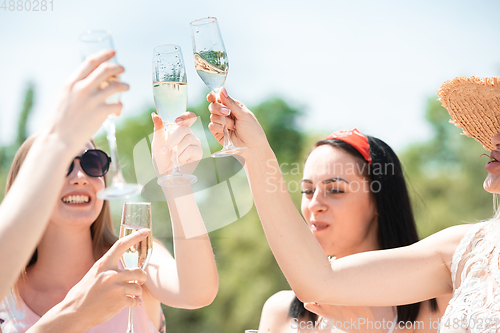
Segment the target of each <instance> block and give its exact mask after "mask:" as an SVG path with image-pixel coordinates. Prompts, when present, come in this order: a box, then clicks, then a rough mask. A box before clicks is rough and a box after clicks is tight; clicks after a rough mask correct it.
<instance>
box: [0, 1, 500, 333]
mask: <svg viewBox="0 0 500 333" xmlns="http://www.w3.org/2000/svg"><path fill="white" fill-rule="evenodd" d="M4 1H5V0H0V6H1V5H2V3H3V2H4ZM8 1H9V0H7V2H8ZM23 1H26V0H23ZM52 1H53V2H54V11H53V12H50V11H49V12H17V11H14V12H10V11H8V10H7V11H3V10H2V9H0V201H1V200H2V198H3V193H2V192H3V189H4V187H5V181H6V179H7V172H8V169H9V167H10V164H11V161H12V158H13V156H14V153H15V151H16V150H17V148H18V147H19V145H20V143H21V142H22V141H23V140H24V139H25V137H26V133H25V132H24V129H25V127H26V126H25V125H26V122H25V120H26V118H23V117H22V116H21V110H22V109H23V101H24V97H25V93H26V90H27V88H28V86H29V85H28V82H30V81H32V82H34V98H33V102H34V104H33V105H34V106H33V109H32V112H31V113H29V110H30V109H29V103H27V106H28V107H27V108H26V109H25V116H26V115H28V114H29V117H27V120H28V123H27V125H28V126H27V127H28V133H27V134H28V135H29V134H31V133H33V132H34V131H36V130H38V129H39V128H40V127H41V124H42V122H43V121H44V118H45V116H46V114H47V113H48V112H49V111H50V110H51V108H52V107H53V105H54V102H55V101H56V98H57V96H58V93H59V89H60V87H61V85H62V83H63V81H64V80H65V79H66V78H67V77H68V75H69V73H71V72H72V71H73V70H74V68H75V67H76V66H77V65H78V64H79V62H80V57H79V45H78V36H79V35H80V34H81V33H82V32H84V31H85V30H87V29H89V28H90V29H107V30H110V31H111V32H112V33H113V38H114V42H115V47H116V50H117V58H118V61H119V63H121V64H122V65H124V66H125V68H126V73H125V74H124V75H123V80H124V81H126V82H128V83H130V85H131V90H130V91H129V92H127V93H125V94H123V95H122V102H123V104H124V109H123V117H121V119H120V121H119V124H118V126H117V140H118V148H119V150H120V163H121V166H122V169H123V170H124V173H125V175H126V177H128V179H129V180H133V181H135V179H134V176H135V175H136V174H137V175H141V177H144V175H145V173H144V172H142V171H141V170H139V169H140V168H139V166H138V164H136V163H134V162H133V161H134V160H133V156H132V155H133V150H134V147H136V146H137V144H138V143H139V142H143V141H141V140H142V139H144V138H145V137H146V136H147V135H149V134H150V133H151V131H152V124H151V119H150V117H149V114H150V113H151V109H150V108H152V107H153V106H154V103H153V96H152V86H151V85H152V84H151V83H152V82H151V80H152V78H151V77H152V76H151V61H152V51H153V48H154V47H155V46H157V45H160V44H165V43H175V44H179V45H180V46H181V47H182V50H183V54H184V60H185V63H186V66H187V70H188V83H189V100H190V109H191V110H193V111H195V112H196V113H197V114H198V115H199V116H200V117H201V118H202V119H201V120H202V121H203V122H204V124H205V125H206V124H207V123H208V122H209V120H208V116H209V113H208V111H207V103H206V102H204V99H205V94H206V93H207V88H206V87H205V85H204V84H203V83H202V81H201V79H200V78H199V77H198V76H197V74H196V72H195V70H194V63H193V62H194V61H193V55H192V47H191V36H190V28H189V22H191V21H193V20H195V19H198V18H201V17H206V16H215V17H217V18H218V19H219V24H220V28H221V31H222V35H223V37H224V42H225V45H226V49H227V52H228V55H229V63H230V67H229V68H230V69H229V75H228V79H227V81H226V87H227V90H228V92H229V94H230V95H231V96H233V97H234V98H237V99H239V100H241V101H242V102H244V103H246V104H247V105H248V106H250V107H251V109H252V110H253V111H255V113H256V115H257V117H258V119H259V121H260V122H261V124H262V126H263V128H264V130H265V131H266V135H267V137H268V140H269V142H270V144H271V147H272V148H273V149H274V151H275V153H276V155H277V158H278V160H279V161H280V163H282V164H285V165H289V166H290V165H292V164H293V163H295V164H297V163H299V164H300V165H303V161H304V160H305V158H306V156H307V154H308V153H309V150H310V148H311V146H312V145H313V142H315V140H317V139H318V138H321V137H322V135H325V134H327V133H329V132H331V131H334V130H338V129H346V128H347V129H351V128H353V127H357V128H358V129H360V130H361V131H362V132H364V133H366V134H371V135H374V136H377V137H379V138H381V139H383V140H385V141H386V142H387V143H388V144H389V145H391V146H392V147H393V148H395V150H396V151H397V152H398V155H399V156H400V158H401V160H402V163H403V166H404V169H405V175H406V179H407V180H408V184H409V192H410V196H411V199H412V204H413V207H414V212H415V218H416V221H417V226H418V231H419V234H420V236H421V237H425V236H428V235H430V234H432V233H435V232H437V231H439V230H441V229H443V228H446V227H448V226H451V225H456V224H459V223H462V222H464V221H466V222H473V221H477V220H481V219H488V218H489V217H490V216H491V215H492V200H491V194H489V193H486V192H485V191H484V190H483V188H482V183H483V180H484V177H485V175H486V171H485V169H484V165H485V163H486V162H487V160H488V159H487V158H485V157H480V155H481V154H482V153H484V152H485V151H484V149H483V148H482V147H481V145H479V144H478V143H476V142H474V140H471V139H469V138H466V137H463V136H459V135H458V133H459V132H460V131H459V130H458V129H457V128H456V127H454V126H452V125H450V124H449V123H448V120H449V115H448V113H447V112H446V110H445V109H444V108H442V107H441V106H440V103H439V102H438V101H436V99H437V96H436V91H437V89H438V88H439V87H440V85H441V84H442V83H443V82H444V81H445V80H448V79H452V78H454V77H456V76H462V75H466V76H471V75H477V76H494V75H500V43H499V42H498V35H499V32H500V20H499V19H498V18H499V13H500V10H499V9H500V1H498V0H476V1H472V0H469V1H465V0H411V1H409V0H349V1H347V0H344V1H341V0H323V1H319V0H309V1H296V0H286V1H285V0H254V1H245V2H242V1H236V0H233V1H228V0H219V1H200V0H195V1H153V0H149V1H130V0H121V1H115V0H99V1H98V0H85V1H75V0H52ZM16 2H17V0H16ZM26 96H27V98H26V100H27V101H28V102H29V101H30V95H29V94H27V95H26ZM302 112H303V116H301V113H302ZM200 125H201V122H200ZM202 134H203V133H202ZM16 137H17V139H16ZM98 140H101V141H103V142H98V143H97V144H98V145H99V146H100V147H101V148H102V149H105V150H106V149H107V143H106V142H105V140H103V139H102V136H101V139H98ZM210 140H211V142H209V145H210V148H211V149H212V151H216V150H218V149H220V146H219V145H218V143H216V142H215V140H214V139H213V138H211V136H210V139H209V141H210ZM144 142H145V140H144ZM146 146H147V145H145V147H146ZM144 151H146V149H144ZM147 153H148V152H147ZM148 154H149V153H148ZM208 155H209V154H208V153H207V154H206V156H205V157H207V158H205V159H203V160H202V162H201V163H200V165H199V166H198V168H197V169H196V171H195V174H197V176H198V177H199V181H198V182H197V183H196V184H195V185H194V186H193V188H194V191H195V192H196V193H197V194H203V193H204V194H205V195H203V196H198V197H197V203H198V206H199V207H200V211H201V212H202V216H203V218H204V222H205V224H206V225H207V228H208V229H209V230H213V231H211V232H210V239H211V242H212V246H213V249H214V254H215V257H216V260H217V267H218V271H219V277H220V283H219V292H218V294H217V297H216V299H215V300H214V302H213V303H212V304H211V305H210V306H207V307H205V308H202V309H199V310H190V311H188V310H182V309H173V308H169V307H166V306H165V307H164V313H165V316H166V323H167V329H168V331H169V332H170V333H186V332H200V333H234V332H244V330H245V329H250V328H257V327H258V325H259V319H260V314H261V310H262V306H263V304H264V302H265V301H266V300H267V299H268V298H269V297H270V296H271V295H273V294H275V293H276V292H278V291H280V290H283V289H290V287H289V286H288V284H287V281H286V279H285V278H284V276H283V274H282V273H281V271H280V269H279V267H278V265H277V264H276V261H275V259H274V257H273V255H272V253H271V251H270V249H269V246H268V244H267V240H266V238H265V235H264V233H263V230H262V227H261V225H260V221H259V217H258V215H257V212H256V210H255V209H254V208H252V207H253V206H252V203H253V202H252V198H251V194H250V190H249V189H248V185H247V181H246V177H244V176H243V177H239V178H236V177H235V176H234V177H233V173H234V172H236V171H234V170H236V168H235V164H234V163H235V160H233V159H232V158H226V159H217V160H215V162H214V160H212V159H211V158H209V157H208ZM141 156H142V155H141ZM149 161H150V160H149V155H148V157H147V158H143V159H142V162H143V164H145V165H147V166H148V167H149V168H150V169H152V168H151V164H150V162H149ZM214 163H215V164H216V167H217V175H218V178H217V179H216V177H215V175H216V173H215V169H214V168H215V165H214ZM236 164H237V166H238V167H241V166H240V165H239V164H238V163H236ZM134 168H135V170H134ZM138 170H139V171H138ZM221 170H222V171H224V172H222V171H221ZM134 171H135V172H137V173H134ZM233 171H234V172H233ZM284 171H285V172H286V173H288V174H287V175H285V181H286V185H287V186H288V189H289V192H290V194H291V196H292V199H293V201H294V203H295V204H296V206H297V207H298V206H300V200H301V194H300V190H299V187H298V185H297V184H298V183H299V180H300V178H301V171H302V170H300V171H299V172H295V174H294V173H293V172H290V170H287V169H286V168H285V169H284ZM231 172H233V173H231ZM242 173H243V172H242ZM153 175H154V173H153ZM229 177H230V178H229ZM137 178H139V177H137ZM226 178H227V179H230V184H231V188H232V195H230V194H229V192H228V189H229V187H228V186H229V185H228V184H229V180H228V181H227V182H226ZM147 180H149V179H147ZM149 184H150V185H152V187H151V188H150V189H151V191H152V192H154V191H153V190H156V191H157V192H158V193H157V194H155V195H159V196H158V198H159V199H157V197H155V195H153V194H154V193H152V195H151V197H152V199H151V198H150V197H146V196H145V197H143V198H142V199H138V200H139V201H141V200H146V201H152V202H153V203H152V205H153V212H154V213H153V216H154V228H153V229H154V235H155V237H156V238H158V239H160V240H161V241H162V242H163V243H164V244H165V245H166V246H167V247H168V248H169V249H170V250H172V238H173V236H172V230H171V225H170V221H169V218H168V217H169V214H168V207H167V205H166V203H165V202H164V198H163V195H162V193H161V191H159V188H158V186H156V182H155V179H154V176H153V179H152V181H151V182H149ZM207 184H208V185H207ZM294 184H295V186H293V185H294ZM218 189H222V190H225V191H226V192H222V190H221V192H217V191H218ZM201 190H207V191H206V192H203V193H202V192H200V191H201ZM155 193H156V192H155ZM219 193H226V194H227V196H226V197H223V196H222V195H221V194H219ZM143 195H144V193H143ZM111 207H112V212H113V218H114V223H115V227H116V226H117V223H119V221H120V215H121V214H120V211H121V202H120V201H113V202H111ZM233 208H234V209H233ZM232 222H237V223H232ZM214 225H215V226H216V227H212V226H214ZM222 226H224V227H222Z"/></svg>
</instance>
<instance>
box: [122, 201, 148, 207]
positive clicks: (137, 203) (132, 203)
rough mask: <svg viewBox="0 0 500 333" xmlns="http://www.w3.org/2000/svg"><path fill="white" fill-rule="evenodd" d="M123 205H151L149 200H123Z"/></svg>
mask: <svg viewBox="0 0 500 333" xmlns="http://www.w3.org/2000/svg"><path fill="white" fill-rule="evenodd" d="M123 205H124V206H125V205H138V206H140V205H143V206H151V202H145V201H125V202H124V203H123Z"/></svg>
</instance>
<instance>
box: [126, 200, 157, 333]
mask: <svg viewBox="0 0 500 333" xmlns="http://www.w3.org/2000/svg"><path fill="white" fill-rule="evenodd" d="M151 223H152V217H151V203H150V202H124V203H123V213H122V220H121V226H120V238H122V237H125V236H128V235H130V234H132V233H133V232H134V231H136V230H140V229H148V230H149V235H148V236H147V237H146V238H145V239H143V240H141V241H139V242H138V243H137V244H135V245H133V246H131V247H130V248H129V249H128V250H127V251H125V253H124V254H123V256H122V258H121V260H122V263H123V266H124V267H125V268H138V267H139V268H141V269H144V268H145V267H146V265H147V264H148V261H149V258H150V257H151V253H152V252H153V229H152V225H151ZM133 313H134V308H132V307H130V308H129V311H128V328H127V333H134V322H133Z"/></svg>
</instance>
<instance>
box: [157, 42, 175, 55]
mask: <svg viewBox="0 0 500 333" xmlns="http://www.w3.org/2000/svg"><path fill="white" fill-rule="evenodd" d="M167 47H172V48H173V50H171V51H159V50H158V49H160V48H167ZM153 52H154V53H158V54H172V53H176V52H181V47H180V46H179V45H177V44H162V45H158V46H155V48H154V49H153Z"/></svg>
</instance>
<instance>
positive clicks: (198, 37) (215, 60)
mask: <svg viewBox="0 0 500 333" xmlns="http://www.w3.org/2000/svg"><path fill="white" fill-rule="evenodd" d="M191 37H192V40H193V52H194V65H195V68H196V72H197V73H198V75H199V76H200V78H201V79H202V80H203V82H205V84H206V85H207V86H208V87H209V88H210V90H212V91H213V92H214V93H215V94H216V96H217V99H218V100H219V99H220V91H221V90H222V87H224V82H226V76H227V71H228V69H229V61H228V59H227V53H226V48H225V47H224V42H223V41H222V36H221V33H220V30H219V24H218V23H217V19H216V18H215V17H207V18H202V19H199V20H196V21H193V22H191ZM222 130H223V133H224V148H222V150H220V151H218V152H215V153H213V154H212V157H225V156H232V155H234V154H237V153H239V152H241V150H243V149H246V147H235V146H234V145H233V142H232V141H231V138H230V135H229V131H228V129H227V126H226V117H222Z"/></svg>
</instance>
